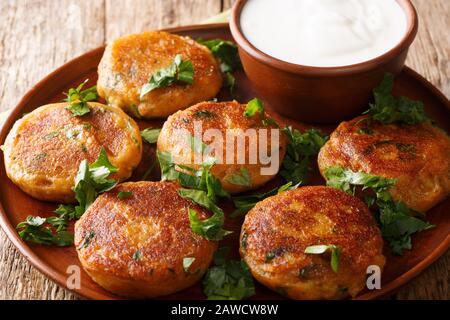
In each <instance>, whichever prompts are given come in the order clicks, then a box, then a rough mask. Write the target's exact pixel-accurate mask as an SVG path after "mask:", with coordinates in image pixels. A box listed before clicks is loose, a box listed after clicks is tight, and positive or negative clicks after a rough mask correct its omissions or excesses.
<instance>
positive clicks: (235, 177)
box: [226, 167, 252, 187]
mask: <svg viewBox="0 0 450 320" xmlns="http://www.w3.org/2000/svg"><path fill="white" fill-rule="evenodd" d="M226 181H227V182H229V183H231V184H234V185H237V186H244V187H251V185H252V177H251V176H250V172H249V171H248V169H247V168H244V167H242V168H241V172H240V174H231V175H229V176H227V179H226Z"/></svg>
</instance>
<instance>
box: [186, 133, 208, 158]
mask: <svg viewBox="0 0 450 320" xmlns="http://www.w3.org/2000/svg"><path fill="white" fill-rule="evenodd" d="M186 139H187V143H188V145H189V146H190V148H191V150H192V151H194V152H195V153H199V154H205V153H208V151H209V149H208V148H209V146H208V145H207V144H206V143H204V142H203V141H202V139H201V138H197V137H194V136H193V135H191V134H188V135H187V136H186Z"/></svg>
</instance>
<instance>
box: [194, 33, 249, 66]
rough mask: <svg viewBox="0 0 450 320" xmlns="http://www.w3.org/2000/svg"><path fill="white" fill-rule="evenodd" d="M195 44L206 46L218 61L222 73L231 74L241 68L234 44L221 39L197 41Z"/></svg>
mask: <svg viewBox="0 0 450 320" xmlns="http://www.w3.org/2000/svg"><path fill="white" fill-rule="evenodd" d="M197 42H199V43H200V44H202V45H204V46H206V47H207V48H208V49H209V50H210V51H211V53H212V54H213V55H214V56H215V57H217V58H218V59H219V60H220V62H221V65H220V69H221V70H222V72H224V73H226V72H231V71H234V70H236V69H239V68H241V67H242V64H241V60H240V58H239V53H238V47H237V45H236V44H235V43H233V42H231V41H226V40H223V39H211V40H202V39H199V40H197Z"/></svg>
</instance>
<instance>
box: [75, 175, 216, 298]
mask: <svg viewBox="0 0 450 320" xmlns="http://www.w3.org/2000/svg"><path fill="white" fill-rule="evenodd" d="M178 188H179V186H178V185H177V184H175V183H171V182H134V183H124V184H121V185H119V186H118V187H117V188H116V189H114V190H113V191H111V192H108V193H105V194H103V195H101V196H100V197H98V198H97V200H96V201H95V202H94V204H92V206H91V207H89V209H88V210H87V211H86V213H85V214H84V215H83V216H82V218H81V219H80V220H79V221H78V222H77V223H76V225H75V246H76V248H77V252H78V257H79V259H80V261H81V264H82V266H83V268H84V269H85V270H86V272H87V273H88V274H89V275H90V276H91V277H92V279H93V280H94V281H95V282H97V283H98V284H99V285H101V286H102V287H104V288H105V289H106V290H108V291H111V292H113V293H115V294H118V295H121V296H125V297H133V298H152V297H157V296H163V295H168V294H171V293H174V292H177V291H180V290H183V289H185V288H187V287H190V286H192V285H193V284H194V283H196V282H197V281H198V280H200V279H201V277H202V276H203V274H204V273H205V271H206V270H207V269H208V267H209V264H210V263H211V261H212V258H213V254H214V251H215V250H216V249H217V243H216V242H212V241H208V240H206V239H204V238H203V237H201V236H199V235H197V234H195V233H193V232H192V230H191V227H190V223H189V217H188V213H187V208H193V209H195V210H196V211H197V213H198V215H199V218H200V219H206V218H207V217H208V216H209V215H210V214H209V212H208V211H207V210H205V209H203V208H201V207H199V206H197V205H194V204H193V203H191V202H190V201H188V200H186V199H183V198H182V197H180V196H179V195H178V193H177V189H178ZM121 191H124V192H131V193H132V194H131V196H130V197H128V198H125V199H122V200H121V199H119V198H118V193H119V192H121ZM86 239H88V240H86ZM86 241H87V242H86ZM187 257H189V258H195V260H194V261H193V263H192V265H191V266H190V267H189V270H188V272H185V270H184V268H183V259H184V258H187Z"/></svg>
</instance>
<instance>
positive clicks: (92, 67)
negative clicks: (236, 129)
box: [0, 24, 450, 299]
mask: <svg viewBox="0 0 450 320" xmlns="http://www.w3.org/2000/svg"><path fill="white" fill-rule="evenodd" d="M169 31H171V32H174V33H178V34H181V35H188V36H191V37H192V38H194V39H195V38H203V39H210V38H225V39H230V40H231V34H230V32H229V29H228V26H227V25H225V24H218V25H203V26H189V27H182V28H176V29H170V30H169ZM103 50H104V48H98V49H95V50H93V51H90V52H88V53H86V54H84V55H82V56H81V57H79V58H76V59H74V60H72V61H70V62H68V63H67V64H65V65H63V66H62V67H61V68H59V69H57V70H56V71H54V72H53V73H51V74H50V75H49V76H47V77H46V78H45V79H43V80H42V81H41V82H39V83H38V84H37V85H35V86H34V87H33V88H31V89H30V91H29V92H28V93H27V94H26V95H25V97H23V99H22V100H21V101H20V103H19V105H18V106H17V107H16V108H15V109H14V110H13V111H12V113H11V114H10V116H9V117H8V119H7V120H6V122H5V124H4V125H3V127H2V129H1V132H0V143H1V144H3V142H4V141H5V138H6V135H7V134H8V132H9V130H10V128H11V126H12V125H13V123H14V122H15V121H16V120H17V119H18V118H20V117H21V116H22V114H23V113H25V112H30V111H31V110H33V109H35V108H37V107H39V106H41V105H44V104H47V103H51V102H57V101H60V100H61V99H62V98H63V95H62V92H67V90H68V89H69V88H71V87H75V86H76V85H77V84H79V83H80V82H82V81H83V80H85V79H90V83H89V84H94V83H95V82H96V80H97V65H98V63H99V61H100V58H101V56H102V54H103ZM236 78H237V90H236V92H235V95H234V97H231V96H230V95H229V94H228V93H227V92H226V91H225V90H224V91H223V92H221V93H220V95H219V97H218V98H219V100H229V99H232V98H235V99H236V100H238V101H242V102H246V101H248V100H250V99H251V98H253V97H254V93H253V90H252V88H251V87H250V84H249V82H248V80H247V79H246V77H245V75H244V73H243V72H242V71H240V72H237V74H236ZM395 94H397V95H405V96H408V97H410V98H413V99H418V100H422V101H423V102H424V103H425V106H426V111H427V112H428V114H429V115H430V117H431V118H432V119H434V120H435V121H436V123H437V124H438V125H439V126H440V127H442V128H444V129H445V130H447V132H449V131H450V103H449V101H448V99H446V98H445V97H444V96H443V95H442V94H441V93H440V92H439V91H438V90H437V89H436V88H434V87H433V86H432V85H431V84H430V83H428V82H427V81H426V80H425V79H424V78H422V77H421V76H420V75H418V74H417V73H416V72H414V71H412V70H411V69H408V68H405V70H404V71H403V72H402V73H401V74H400V75H399V76H398V78H397V80H396V84H395ZM269 108H270V106H269ZM285 120H286V119H285ZM287 122H288V123H289V124H291V125H294V126H295V127H297V128H299V129H304V128H306V127H308V126H306V125H303V124H300V123H294V122H292V121H289V120H287ZM139 124H140V126H141V127H142V128H145V127H155V126H160V125H161V124H162V121H147V122H144V121H141V122H140V123H139ZM336 125H337V124H336ZM336 125H333V126H328V127H321V129H322V130H324V131H326V132H330V131H331V130H332V129H334V127H336ZM153 161H154V146H149V145H146V146H145V156H144V159H143V161H142V163H141V165H140V166H139V168H138V169H137V170H136V172H135V175H134V178H132V180H133V179H135V180H136V179H138V178H137V177H140V176H142V174H143V172H145V170H146V169H147V168H148V166H149V165H150V164H151V163H153ZM158 175H159V173H158V172H155V173H154V174H153V175H152V177H150V179H151V180H159V176H158ZM281 182H282V181H281V179H278V180H277V179H275V181H272V182H271V183H270V185H268V186H266V188H270V187H274V186H275V185H276V184H280V183H281ZM323 183H324V181H323V180H322V179H321V178H320V176H319V174H318V171H317V168H316V169H315V172H313V174H312V179H311V184H323ZM0 190H1V192H0V213H1V215H0V222H1V226H2V228H3V230H4V231H5V232H6V234H7V235H8V237H9V239H11V241H12V242H13V243H14V245H15V246H16V247H17V248H18V249H19V251H20V252H21V253H22V254H23V255H24V256H25V258H26V259H27V260H28V261H29V262H30V263H31V264H32V265H34V266H35V267H36V268H37V269H39V270H40V271H41V272H42V273H44V274H45V275H46V276H47V277H49V278H50V279H52V280H54V281H55V282H57V283H58V284H60V285H62V286H64V287H66V279H67V273H66V270H67V267H68V266H69V265H80V264H79V261H78V258H77V254H76V252H75V248H74V247H68V248H56V247H45V246H35V245H28V244H27V243H25V242H23V241H22V240H21V239H20V238H19V236H18V235H17V233H16V231H15V226H16V225H17V224H18V223H19V222H21V221H23V220H24V219H25V218H26V217H27V216H28V215H40V216H47V215H50V214H52V211H53V210H54V209H55V207H56V206H55V205H54V204H50V203H44V202H40V201H37V200H35V199H32V198H31V197H29V196H27V195H26V194H25V193H23V192H22V191H21V190H20V189H19V188H17V187H16V186H15V185H14V184H13V183H12V182H11V181H10V180H9V179H8V178H7V176H6V174H5V167H4V163H3V161H0ZM224 208H225V210H226V211H228V212H230V211H231V210H233V207H232V205H231V204H230V203H224ZM449 211H450V199H447V200H446V201H445V202H443V203H441V204H439V205H438V206H436V207H435V208H433V209H432V210H431V211H430V212H429V213H428V215H427V218H428V220H429V221H430V222H431V223H433V224H435V225H436V228H434V229H432V230H429V231H426V232H422V233H420V234H418V235H416V236H414V237H413V246H414V249H413V250H412V251H407V252H405V254H404V255H403V256H401V257H397V256H392V255H390V254H389V251H388V250H385V251H386V256H387V264H386V268H385V272H384V274H383V277H382V289H381V290H375V291H366V292H362V293H361V294H360V295H359V296H358V297H357V299H375V298H380V297H383V296H387V295H389V294H392V293H394V292H395V290H397V289H398V288H400V287H401V286H402V285H404V284H405V283H407V282H408V281H410V280H411V279H413V278H414V277H416V276H417V275H418V274H419V273H420V272H421V271H423V270H424V269H425V268H426V267H428V266H429V265H430V264H431V263H432V262H433V261H435V260H436V259H437V258H438V257H439V256H441V255H442V254H444V253H445V252H446V251H447V249H448V248H449V246H450V235H449V233H450V216H449V215H448V212H449ZM229 220H230V221H227V228H228V229H232V230H234V231H235V232H234V234H232V235H231V236H230V237H229V238H228V239H226V240H225V241H224V244H227V245H231V246H232V247H233V255H234V256H235V257H238V250H237V248H238V240H237V239H238V235H239V231H240V225H241V223H242V220H239V219H237V220H231V219H229ZM71 228H73V225H71ZM73 291H74V292H76V293H77V294H79V295H81V296H83V297H86V298H91V299H120V298H119V297H117V296H115V295H112V294H110V293H108V292H107V291H105V290H103V289H102V288H101V287H99V286H98V285H97V284H95V283H94V282H93V281H92V280H91V279H90V278H89V276H88V275H87V274H86V273H84V272H83V271H82V273H81V288H80V289H74V290H73ZM256 291H257V294H256V296H255V297H254V298H253V299H280V298H282V297H281V296H279V295H278V294H276V293H274V292H272V291H270V290H269V289H266V288H265V287H263V286H261V285H259V284H256ZM204 298H205V297H204V295H203V293H202V288H201V285H200V284H197V285H196V286H194V287H191V288H189V289H187V290H185V291H182V292H179V293H177V294H174V295H171V296H168V297H164V299H204Z"/></svg>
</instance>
